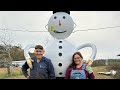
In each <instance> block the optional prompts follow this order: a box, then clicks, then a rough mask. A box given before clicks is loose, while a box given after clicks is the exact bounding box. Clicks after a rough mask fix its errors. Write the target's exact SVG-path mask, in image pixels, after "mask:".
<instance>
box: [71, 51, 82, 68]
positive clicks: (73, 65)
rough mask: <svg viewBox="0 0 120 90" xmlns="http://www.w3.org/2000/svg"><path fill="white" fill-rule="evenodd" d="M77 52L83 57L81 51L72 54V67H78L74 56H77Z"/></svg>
mask: <svg viewBox="0 0 120 90" xmlns="http://www.w3.org/2000/svg"><path fill="white" fill-rule="evenodd" d="M76 54H78V55H79V56H80V57H81V58H82V59H83V56H82V54H81V53H80V52H75V53H74V54H73V56H72V63H71V64H70V67H76V64H75V62H74V57H75V55H76Z"/></svg>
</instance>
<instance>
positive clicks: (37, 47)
mask: <svg viewBox="0 0 120 90" xmlns="http://www.w3.org/2000/svg"><path fill="white" fill-rule="evenodd" d="M35 49H41V50H44V48H43V46H41V45H36V46H35Z"/></svg>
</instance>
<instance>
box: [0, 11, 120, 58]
mask: <svg viewBox="0 0 120 90" xmlns="http://www.w3.org/2000/svg"><path fill="white" fill-rule="evenodd" d="M51 16H52V11H0V34H1V35H3V34H4V32H3V29H6V30H7V32H8V33H12V34H11V35H12V36H13V37H14V38H13V42H12V44H14V45H18V44H21V45H22V47H23V48H24V47H25V46H26V45H27V44H32V43H33V44H42V45H47V43H49V42H50V41H52V40H54V38H53V37H52V36H51V35H50V33H49V32H46V31H47V29H46V28H45V26H46V25H47V23H48V20H49V18H50V17H51ZM70 16H71V17H72V19H73V20H74V22H75V23H76V25H77V26H76V28H75V29H74V31H73V33H72V34H71V35H70V36H69V37H68V38H66V40H68V41H69V42H71V43H73V44H74V45H75V46H77V45H82V44H85V43H92V44H94V45H96V47H97V55H96V59H110V58H117V59H119V58H120V57H117V54H120V11H71V13H70ZM102 28H106V29H102ZM91 29H95V30H91ZM12 30H18V31H12ZM27 30H29V31H40V32H28V31H27ZM79 30H86V31H79ZM87 30H88V31H87ZM44 31H45V32H44ZM84 52H85V53H86V54H87V53H88V55H89V53H90V51H89V49H88V51H87V50H86V51H84Z"/></svg>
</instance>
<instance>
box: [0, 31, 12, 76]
mask: <svg viewBox="0 0 120 90" xmlns="http://www.w3.org/2000/svg"><path fill="white" fill-rule="evenodd" d="M13 40H14V36H13V34H12V33H11V32H9V31H7V30H5V29H4V30H3V31H2V32H1V34H0V44H1V46H2V50H1V53H2V57H4V59H5V60H7V62H8V63H7V71H8V75H11V68H10V67H11V66H12V58H11V53H10V51H11V48H12V42H13Z"/></svg>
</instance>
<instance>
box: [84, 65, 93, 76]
mask: <svg viewBox="0 0 120 90" xmlns="http://www.w3.org/2000/svg"><path fill="white" fill-rule="evenodd" d="M86 71H88V73H89V74H91V73H92V72H93V70H92V67H91V65H87V66H86Z"/></svg>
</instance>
